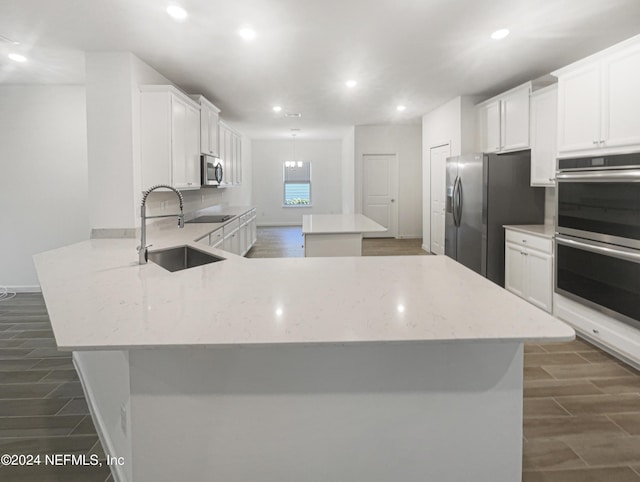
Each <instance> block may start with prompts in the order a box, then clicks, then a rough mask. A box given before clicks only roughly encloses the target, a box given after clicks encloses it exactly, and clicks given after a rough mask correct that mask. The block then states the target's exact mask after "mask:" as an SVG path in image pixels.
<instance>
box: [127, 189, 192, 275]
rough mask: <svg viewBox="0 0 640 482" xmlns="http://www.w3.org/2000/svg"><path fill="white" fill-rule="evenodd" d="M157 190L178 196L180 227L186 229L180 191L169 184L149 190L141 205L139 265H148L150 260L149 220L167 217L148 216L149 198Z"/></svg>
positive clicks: (145, 193) (144, 194) (143, 196)
mask: <svg viewBox="0 0 640 482" xmlns="http://www.w3.org/2000/svg"><path fill="white" fill-rule="evenodd" d="M156 189H169V190H171V191H173V192H175V193H176V194H177V196H178V200H179V201H180V214H178V215H177V216H178V227H179V228H184V198H183V197H182V193H181V192H180V191H178V190H177V189H176V188H175V187H173V186H169V185H168V184H157V185H155V186H153V187H151V188H149V189H147V190H146V191H145V192H144V193H143V195H142V202H141V203H140V221H141V223H140V246H138V263H140V264H146V263H147V259H148V250H147V248H149V246H151V245H150V244H149V245H148V244H147V219H153V218H157V217H166V216H147V197H148V196H149V194H151V193H152V192H153V191H155V190H156Z"/></svg>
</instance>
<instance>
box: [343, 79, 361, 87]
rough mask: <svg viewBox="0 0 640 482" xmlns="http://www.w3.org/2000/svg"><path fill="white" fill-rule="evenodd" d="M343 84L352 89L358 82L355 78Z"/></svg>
mask: <svg viewBox="0 0 640 482" xmlns="http://www.w3.org/2000/svg"><path fill="white" fill-rule="evenodd" d="M344 85H346V86H347V87H349V88H350V89H353V88H354V87H355V86H356V85H358V82H356V81H355V80H347V81H346V82H345V83H344Z"/></svg>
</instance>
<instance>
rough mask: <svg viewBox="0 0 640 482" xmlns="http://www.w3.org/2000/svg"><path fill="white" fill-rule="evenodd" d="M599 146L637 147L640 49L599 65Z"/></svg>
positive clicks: (632, 49)
mask: <svg viewBox="0 0 640 482" xmlns="http://www.w3.org/2000/svg"><path fill="white" fill-rule="evenodd" d="M602 72H603V97H602V101H603V103H602V111H603V118H602V141H604V142H603V146H606V147H615V146H629V145H634V144H640V46H638V45H636V46H633V47H631V48H628V49H626V50H624V51H622V52H619V53H617V54H615V55H613V56H612V57H610V58H607V59H605V60H604V61H603V62H602Z"/></svg>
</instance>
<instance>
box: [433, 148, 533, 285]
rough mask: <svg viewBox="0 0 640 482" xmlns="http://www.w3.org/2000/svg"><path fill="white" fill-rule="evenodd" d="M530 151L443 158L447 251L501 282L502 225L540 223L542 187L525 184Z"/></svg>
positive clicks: (502, 274) (475, 269)
mask: <svg viewBox="0 0 640 482" xmlns="http://www.w3.org/2000/svg"><path fill="white" fill-rule="evenodd" d="M530 170H531V151H520V152H515V153H508V154H483V153H475V154H466V155H463V156H458V157H450V158H448V159H447V207H446V216H445V219H446V226H445V254H446V255H447V256H449V257H451V258H453V259H455V260H457V261H459V262H460V263H462V264H464V265H465V266H466V267H468V268H470V269H472V270H474V271H475V272H477V273H480V274H482V275H483V276H485V277H487V278H488V279H490V280H491V281H493V282H494V283H497V284H499V285H500V286H504V228H503V227H502V226H503V225H505V224H543V223H544V188H539V187H531V186H530V185H529V178H530Z"/></svg>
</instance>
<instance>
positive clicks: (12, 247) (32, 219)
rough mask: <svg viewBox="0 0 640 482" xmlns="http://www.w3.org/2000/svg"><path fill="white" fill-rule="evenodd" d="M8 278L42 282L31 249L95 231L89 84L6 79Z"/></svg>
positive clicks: (0, 136)
mask: <svg viewBox="0 0 640 482" xmlns="http://www.w3.org/2000/svg"><path fill="white" fill-rule="evenodd" d="M0 106H2V107H1V108H0V211H1V213H2V214H1V216H0V217H1V218H2V228H0V285H6V286H11V287H12V288H17V289H37V287H38V278H37V276H36V272H35V269H34V266H33V261H32V259H31V256H32V255H33V254H35V253H39V252H42V251H46V250H49V249H53V248H58V247H61V246H65V245H67V244H71V243H75V242H78V241H82V240H85V239H88V237H89V210H88V206H87V199H88V194H87V143H86V123H85V89H84V87H83V86H37V85H32V86H3V87H0Z"/></svg>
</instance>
